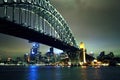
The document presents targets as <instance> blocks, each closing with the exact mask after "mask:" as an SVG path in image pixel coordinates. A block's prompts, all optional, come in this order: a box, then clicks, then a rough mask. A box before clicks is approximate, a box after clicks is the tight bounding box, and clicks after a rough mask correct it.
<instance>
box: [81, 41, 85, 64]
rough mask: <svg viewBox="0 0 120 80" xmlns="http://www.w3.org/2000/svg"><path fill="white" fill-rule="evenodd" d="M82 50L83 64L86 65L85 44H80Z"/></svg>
mask: <svg viewBox="0 0 120 80" xmlns="http://www.w3.org/2000/svg"><path fill="white" fill-rule="evenodd" d="M80 49H81V50H82V61H83V63H86V55H85V53H86V52H85V51H86V49H85V44H84V43H83V42H81V43H80Z"/></svg>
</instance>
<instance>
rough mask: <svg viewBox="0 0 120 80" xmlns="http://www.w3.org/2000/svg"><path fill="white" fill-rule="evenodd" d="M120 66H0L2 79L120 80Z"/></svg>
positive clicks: (0, 77)
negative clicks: (97, 67) (84, 67)
mask: <svg viewBox="0 0 120 80" xmlns="http://www.w3.org/2000/svg"><path fill="white" fill-rule="evenodd" d="M119 74H120V67H101V68H99V69H95V68H92V67H89V68H86V69H83V68H80V67H73V68H60V67H51V66H47V67H39V66H28V67H16V66H14V67H10V66H6V67H5V66H3V67H1V66H0V80H120V76H119Z"/></svg>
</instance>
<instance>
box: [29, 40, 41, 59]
mask: <svg viewBox="0 0 120 80" xmlns="http://www.w3.org/2000/svg"><path fill="white" fill-rule="evenodd" d="M38 50H39V43H37V42H34V43H33V45H32V48H31V50H30V61H36V58H37V56H38Z"/></svg>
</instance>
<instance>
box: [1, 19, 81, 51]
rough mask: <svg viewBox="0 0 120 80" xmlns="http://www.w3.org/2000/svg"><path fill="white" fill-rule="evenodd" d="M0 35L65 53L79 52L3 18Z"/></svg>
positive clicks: (74, 48) (72, 47)
mask: <svg viewBox="0 0 120 80" xmlns="http://www.w3.org/2000/svg"><path fill="white" fill-rule="evenodd" d="M0 33H4V34H8V35H12V36H16V37H20V38H24V39H27V40H30V41H34V42H39V43H43V44H46V45H49V46H53V47H55V48H58V49H62V50H65V51H66V50H67V51H76V50H79V49H78V48H76V47H74V46H71V45H70V44H66V43H64V42H62V41H60V40H58V39H55V38H54V37H52V36H49V35H45V34H44V33H40V32H37V31H35V30H33V29H30V28H28V27H25V26H23V25H20V24H17V23H15V22H11V21H8V20H5V19H3V18H0Z"/></svg>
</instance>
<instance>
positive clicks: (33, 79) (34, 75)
mask: <svg viewBox="0 0 120 80" xmlns="http://www.w3.org/2000/svg"><path fill="white" fill-rule="evenodd" d="M38 68H39V67H38V66H33V65H32V66H29V75H28V80H38V77H40V76H39V75H38V74H39V73H38Z"/></svg>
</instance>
